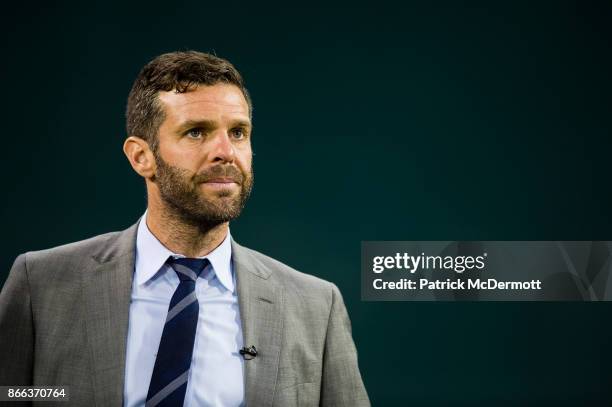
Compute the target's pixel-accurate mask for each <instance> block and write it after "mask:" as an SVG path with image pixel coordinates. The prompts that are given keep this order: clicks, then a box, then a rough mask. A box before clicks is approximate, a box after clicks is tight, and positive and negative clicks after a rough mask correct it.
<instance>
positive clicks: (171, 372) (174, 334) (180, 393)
mask: <svg viewBox="0 0 612 407" xmlns="http://www.w3.org/2000/svg"><path fill="white" fill-rule="evenodd" d="M167 263H168V264H169V265H170V267H172V269H173V270H174V271H175V272H176V275H177V276H178V277H179V279H180V280H181V281H180V283H179V285H178V287H177V288H176V291H175V292H174V294H173V295H172V299H171V300H170V306H169V307H168V314H167V316H166V322H165V324H164V331H163V333H162V337H161V341H160V343H159V349H158V351H157V357H156V359H155V367H154V368H153V375H152V376H151V383H150V384H149V392H148V393H147V401H146V407H153V406H160V407H169V406H182V405H183V402H184V401H185V392H186V390H187V379H188V377H189V368H190V366H191V357H192V355H193V344H194V341H195V333H196V327H197V325H198V312H199V304H198V299H197V298H196V293H195V282H196V279H197V278H198V276H199V275H200V273H201V272H202V270H204V268H205V267H206V266H207V265H208V264H209V261H208V259H190V258H176V259H174V258H169V259H168V261H167Z"/></svg>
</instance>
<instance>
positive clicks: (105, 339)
mask: <svg viewBox="0 0 612 407" xmlns="http://www.w3.org/2000/svg"><path fill="white" fill-rule="evenodd" d="M136 230H137V225H134V226H132V227H130V228H129V229H127V230H125V231H123V232H115V233H108V234H105V235H100V236H96V237H94V238H92V239H88V240H84V241H81V242H77V243H72V244H68V245H65V246H60V247H56V248H53V249H49V250H43V251H37V252H28V253H26V254H22V255H20V256H19V257H18V258H17V259H16V260H15V264H14V265H13V268H12V269H11V272H10V275H9V277H8V280H7V281H6V283H5V285H4V287H3V289H2V293H1V294H0V385H67V386H70V400H71V403H70V404H72V405H78V406H100V407H107V406H121V404H122V401H123V384H124V373H125V353H126V338H127V330H128V312H129V304H130V295H131V286H132V275H133V272H134V255H135V242H136ZM232 251H233V252H232V256H233V261H234V270H235V272H236V280H237V285H238V288H237V290H238V301H239V307H240V317H241V320H242V327H243V335H244V344H245V345H246V346H250V345H255V346H256V347H257V349H258V352H259V354H258V356H257V357H256V358H254V359H252V360H249V361H246V362H245V390H246V402H247V405H248V406H256V407H257V406H279V407H280V406H282V407H286V406H316V405H323V406H334V407H335V406H350V407H354V406H366V405H369V404H370V403H369V400H368V396H367V394H366V391H365V388H364V385H363V382H362V380H361V376H360V373H359V368H358V366H357V354H356V350H355V345H354V344H353V340H352V337H351V327H350V322H349V318H348V315H347V311H346V308H345V306H344V303H343V301H342V297H341V295H340V292H339V291H338V289H337V288H336V286H335V285H333V284H331V283H328V282H326V281H323V280H321V279H318V278H316V277H313V276H310V275H307V274H303V273H300V272H298V271H295V270H293V269H291V268H289V267H287V266H286V265H284V264H282V263H280V262H278V261H276V260H274V259H271V258H270V257H267V256H264V255H263V254H261V253H258V252H256V251H253V250H250V249H247V248H245V247H242V246H240V245H238V244H236V243H234V242H232ZM51 404H52V403H49V402H46V403H45V404H44V405H47V406H48V405H51ZM58 405H63V406H65V405H66V404H65V403H61V404H60V403H58Z"/></svg>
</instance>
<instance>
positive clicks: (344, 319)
mask: <svg viewBox="0 0 612 407" xmlns="http://www.w3.org/2000/svg"><path fill="white" fill-rule="evenodd" d="M320 400H321V406H325V407H327V406H330V407H331V406H333V407H337V406H347V407H349V406H350V407H358V406H369V405H370V401H369V399H368V395H367V393H366V390H365V387H364V385H363V381H362V380H361V374H360V373H359V366H358V364H357V350H356V348H355V344H354V343H353V337H352V335H351V322H350V320H349V316H348V313H347V311H346V307H345V305H344V301H343V300H342V295H341V294H340V291H339V290H338V287H336V286H335V285H333V284H332V305H331V311H330V315H329V322H328V326H327V336H326V339H325V352H324V354H323V374H322V379H321V399H320Z"/></svg>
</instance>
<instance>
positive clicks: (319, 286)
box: [233, 242, 338, 304]
mask: <svg viewBox="0 0 612 407" xmlns="http://www.w3.org/2000/svg"><path fill="white" fill-rule="evenodd" d="M233 254H234V260H235V262H236V260H238V262H239V263H240V266H242V267H243V268H248V269H249V270H250V271H251V272H253V273H255V274H258V275H259V276H260V277H262V278H266V279H268V278H269V279H270V280H272V281H274V282H276V283H278V284H280V285H281V286H283V288H284V289H285V291H288V292H289V293H292V294H296V295H299V296H301V297H308V298H313V297H316V298H317V299H319V300H320V299H325V302H326V303H328V304H331V302H332V300H333V296H334V295H335V294H337V293H338V288H337V287H336V286H335V285H334V284H333V283H331V282H329V281H326V280H324V279H322V278H319V277H316V276H313V275H311V274H307V273H304V272H301V271H298V270H296V269H294V268H293V267H291V266H288V265H287V264H285V263H282V262H280V261H278V260H276V259H274V258H272V257H270V256H268V255H265V254H263V253H260V252H258V251H256V250H253V249H249V248H247V247H244V246H241V245H239V244H237V243H235V242H233Z"/></svg>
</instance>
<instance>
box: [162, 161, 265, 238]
mask: <svg viewBox="0 0 612 407" xmlns="http://www.w3.org/2000/svg"><path fill="white" fill-rule="evenodd" d="M153 154H154V156H155V162H156V164H157V172H156V174H155V176H154V177H153V180H152V181H153V182H155V183H156V184H157V187H158V189H159V192H160V197H161V200H162V202H163V203H165V204H166V207H167V208H168V209H170V210H171V211H172V212H173V213H174V214H176V215H178V217H179V218H180V219H181V220H182V221H183V222H185V223H188V224H191V225H195V226H198V227H201V228H206V229H210V228H212V227H214V226H217V225H219V224H221V223H225V222H229V221H230V220H233V219H236V218H237V217H238V216H239V215H240V213H241V212H242V209H243V208H244V206H245V204H246V202H247V200H248V198H249V195H250V194H251V190H252V189H253V180H254V176H253V169H252V168H250V169H249V172H248V173H245V172H242V171H240V170H239V169H238V168H236V167H235V166H233V165H227V164H219V165H216V166H214V167H211V168H209V169H207V170H205V171H203V172H201V173H198V174H196V175H190V174H189V171H187V170H185V169H183V168H179V167H175V166H173V165H170V164H168V163H167V162H165V161H164V160H163V158H161V156H160V155H159V152H158V151H154V153H153ZM218 177H224V178H230V179H232V180H233V181H234V182H236V183H237V184H238V185H239V187H240V192H239V193H238V194H237V195H236V194H235V193H234V192H233V191H230V190H229V189H228V190H221V191H216V192H212V193H211V194H210V195H208V196H207V195H206V194H205V193H204V191H202V188H201V187H200V184H202V183H203V182H207V181H209V180H212V179H215V178H218Z"/></svg>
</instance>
